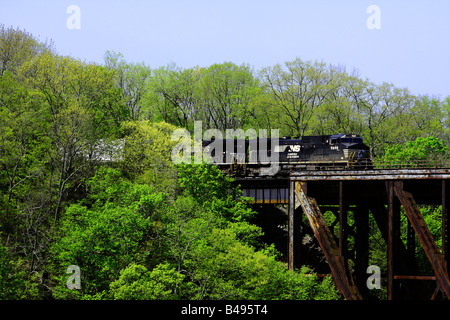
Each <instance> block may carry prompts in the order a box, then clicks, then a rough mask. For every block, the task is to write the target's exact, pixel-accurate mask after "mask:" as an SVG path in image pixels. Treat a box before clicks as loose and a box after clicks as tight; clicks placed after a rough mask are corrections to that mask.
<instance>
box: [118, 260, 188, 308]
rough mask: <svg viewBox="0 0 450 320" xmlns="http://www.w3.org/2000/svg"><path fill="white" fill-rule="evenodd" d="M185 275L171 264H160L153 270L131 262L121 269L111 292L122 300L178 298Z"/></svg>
mask: <svg viewBox="0 0 450 320" xmlns="http://www.w3.org/2000/svg"><path fill="white" fill-rule="evenodd" d="M184 277H185V276H184V275H182V274H179V273H178V272H176V271H175V268H171V267H170V265H169V264H159V265H157V266H156V267H155V268H154V269H153V270H152V271H149V270H148V269H147V268H146V267H144V266H142V265H137V264H134V263H132V264H130V265H129V266H128V267H126V268H125V269H123V270H121V271H120V277H119V279H117V280H116V281H114V282H112V283H111V285H110V288H111V292H110V294H111V295H112V297H113V298H114V299H120V300H171V299H178V298H179V297H178V295H177V293H176V292H177V287H178V285H179V283H180V282H181V281H183V279H184Z"/></svg>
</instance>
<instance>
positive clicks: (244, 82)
mask: <svg viewBox="0 0 450 320" xmlns="http://www.w3.org/2000/svg"><path fill="white" fill-rule="evenodd" d="M257 93H258V87H257V81H256V79H255V78H254V76H253V72H252V70H251V68H250V66H248V65H245V64H243V65H241V66H237V65H235V64H234V63H231V62H225V63H222V64H213V65H211V66H210V67H209V68H207V69H205V70H203V72H202V77H201V79H200V82H199V91H198V94H199V98H198V99H199V100H200V104H201V108H202V115H203V117H202V119H204V121H205V122H206V123H205V128H214V129H218V130H226V129H235V128H242V127H243V126H244V125H245V123H246V118H247V117H248V116H249V115H250V114H249V107H250V102H251V100H252V99H253V98H254V97H255V96H256V94H257Z"/></svg>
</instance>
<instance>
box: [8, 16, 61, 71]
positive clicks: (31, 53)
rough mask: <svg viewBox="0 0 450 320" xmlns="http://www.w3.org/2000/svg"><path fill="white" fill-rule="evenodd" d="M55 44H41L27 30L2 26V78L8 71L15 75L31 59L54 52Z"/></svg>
mask: <svg viewBox="0 0 450 320" xmlns="http://www.w3.org/2000/svg"><path fill="white" fill-rule="evenodd" d="M52 51H53V43H52V42H49V43H41V42H39V41H38V40H37V39H36V38H35V37H33V35H32V34H30V33H28V32H26V31H25V30H23V31H22V30H19V28H17V29H13V27H9V28H5V26H4V25H3V24H0V76H2V75H3V74H4V73H5V71H6V70H9V71H10V72H12V73H13V74H15V73H16V72H17V70H18V69H19V67H20V66H21V65H22V64H23V63H25V62H26V61H28V60H30V59H31V58H33V57H35V56H37V55H38V54H41V53H43V52H52Z"/></svg>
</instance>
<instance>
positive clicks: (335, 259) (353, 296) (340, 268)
mask: <svg viewBox="0 0 450 320" xmlns="http://www.w3.org/2000/svg"><path fill="white" fill-rule="evenodd" d="M305 189H306V185H305V182H303V181H296V182H295V196H296V199H295V200H298V202H299V203H300V205H301V206H302V208H303V212H304V213H305V215H306V217H307V218H308V221H309V224H310V225H311V228H312V230H313V231H314V235H315V237H316V239H317V241H318V242H319V245H320V247H321V248H322V251H323V253H324V255H325V257H326V259H327V261H328V264H329V266H330V269H331V274H332V276H333V280H334V282H335V284H336V287H337V289H338V290H339V292H340V293H341V294H342V295H343V296H344V298H345V299H346V300H361V299H362V297H361V294H360V293H359V291H358V288H357V287H356V285H355V284H354V281H353V278H352V276H351V275H350V274H349V273H347V272H346V268H345V265H344V262H343V260H342V259H340V257H339V248H338V246H337V245H336V241H335V240H334V238H333V234H332V233H331V231H330V229H329V228H328V226H327V224H326V221H325V219H324V217H323V215H322V213H321V212H320V209H319V206H318V205H317V202H316V199H314V198H311V197H308V196H307V195H306V193H305Z"/></svg>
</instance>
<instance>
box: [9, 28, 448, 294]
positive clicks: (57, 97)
mask: <svg viewBox="0 0 450 320" xmlns="http://www.w3.org/2000/svg"><path fill="white" fill-rule="evenodd" d="M449 114H450V97H447V98H445V99H440V98H435V97H430V96H414V95H412V94H411V93H410V92H409V91H408V90H407V89H406V88H396V87H395V86H393V85H392V84H388V83H382V84H375V83H373V82H370V81H368V80H363V79H361V78H360V77H359V76H358V75H356V74H348V73H347V72H345V70H344V69H343V68H341V67H336V66H327V65H326V64H325V63H323V62H318V61H302V60H301V59H299V58H297V59H294V60H292V61H287V62H285V63H284V64H277V65H275V66H273V67H270V66H269V67H266V68H263V69H262V70H259V71H258V72H255V71H254V70H253V69H252V67H251V66H249V65H247V64H242V65H236V64H234V63H231V62H224V63H219V64H213V65H211V66H207V67H204V68H201V67H194V68H187V69H184V68H180V67H177V66H176V65H175V64H171V65H168V66H166V67H161V68H158V69H155V70H151V69H150V68H149V67H148V66H146V65H145V64H143V63H128V62H127V61H126V60H125V59H124V57H123V55H121V54H120V53H114V52H107V53H106V55H105V63H104V65H98V64H94V63H86V62H84V61H81V60H78V59H75V58H72V57H70V56H61V55H58V54H57V53H56V52H55V51H54V49H53V48H52V44H51V43H41V42H39V41H38V40H37V39H36V38H35V37H33V36H32V35H31V34H29V33H27V32H25V31H21V30H19V29H13V28H5V27H4V26H3V25H0V212H1V214H0V232H1V233H0V243H1V244H2V245H0V299H42V298H56V299H336V298H338V296H337V294H336V291H335V288H334V286H333V283H332V281H331V279H330V278H325V279H323V280H321V281H319V280H318V279H317V277H315V276H313V275H310V271H308V270H307V269H302V270H297V271H295V272H292V271H288V270H286V266H285V265H283V264H282V263H281V262H280V261H279V260H280V256H279V254H278V253H277V252H276V250H275V249H274V247H273V246H271V245H270V244H269V243H264V242H263V241H262V239H263V237H262V236H263V231H262V229H261V227H259V226H258V225H256V224H254V222H255V221H256V219H255V217H256V215H257V213H256V212H255V211H253V210H252V208H251V207H250V206H249V205H248V203H247V200H246V199H245V198H242V193H241V192H240V191H239V188H237V187H233V181H232V180H231V179H230V178H229V177H227V176H224V175H223V174H222V173H221V172H220V171H219V170H218V168H217V167H215V166H211V165H207V164H200V165H184V164H183V165H179V166H176V167H175V166H174V165H173V164H172V162H171V151H172V149H173V147H174V145H175V142H173V141H171V134H172V132H173V131H174V130H175V129H176V128H178V127H181V128H187V129H188V130H191V131H192V129H193V124H194V121H196V120H202V121H203V129H205V130H206V129H208V128H216V129H221V130H225V129H237V128H242V129H248V128H253V129H260V128H262V129H279V130H280V134H281V135H293V136H295V135H302V134H333V133H341V132H342V133H358V134H361V135H362V136H363V138H364V139H365V141H366V143H367V144H368V145H369V147H370V151H371V153H372V155H373V156H379V155H382V154H384V156H383V157H384V158H385V159H391V158H395V157H400V158H401V159H403V160H404V161H408V160H409V159H412V158H417V157H418V158H423V159H426V161H429V162H430V161H431V163H439V161H441V160H442V159H446V157H447V155H448V147H447V145H448V143H449V141H450V138H449V135H448V133H449V130H450V121H449V119H450V117H449ZM106 156H110V158H107V157H106ZM113 168H115V169H113ZM421 210H422V213H423V214H424V219H425V220H426V222H427V225H428V226H429V228H430V230H431V232H432V234H433V237H435V239H436V242H437V243H438V245H440V244H441V239H440V219H441V212H440V208H439V207H423V208H421ZM331 218H333V217H331ZM403 218H404V217H403V216H402V219H403ZM352 219H353V216H352V215H349V220H352ZM332 221H334V219H333V220H332ZM352 222H353V221H350V224H352ZM406 225H407V223H406V221H405V220H402V221H401V227H402V228H405V227H406ZM403 240H405V239H403ZM369 242H370V246H371V247H374V248H375V249H374V250H373V251H372V252H371V256H370V257H369V258H370V263H373V264H377V265H379V266H380V267H382V269H383V266H384V265H385V263H386V259H385V249H386V248H385V242H384V240H383V237H382V236H381V233H380V231H379V230H378V228H377V227H376V224H375V222H374V221H373V219H372V218H370V238H369ZM349 245H350V246H351V245H352V242H350V243H349ZM417 247H418V246H417ZM417 255H418V258H419V260H420V261H419V263H420V266H421V268H422V269H423V270H424V271H429V269H427V268H429V264H427V263H426V262H427V259H426V256H425V255H424V253H423V252H417ZM69 265H78V266H79V267H80V268H81V272H82V274H81V277H82V288H81V289H80V290H69V289H68V288H67V287H66V280H67V277H68V274H67V273H66V269H67V267H68V266H69Z"/></svg>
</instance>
